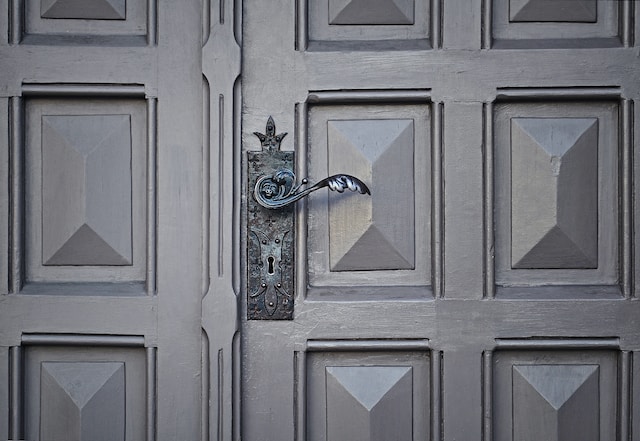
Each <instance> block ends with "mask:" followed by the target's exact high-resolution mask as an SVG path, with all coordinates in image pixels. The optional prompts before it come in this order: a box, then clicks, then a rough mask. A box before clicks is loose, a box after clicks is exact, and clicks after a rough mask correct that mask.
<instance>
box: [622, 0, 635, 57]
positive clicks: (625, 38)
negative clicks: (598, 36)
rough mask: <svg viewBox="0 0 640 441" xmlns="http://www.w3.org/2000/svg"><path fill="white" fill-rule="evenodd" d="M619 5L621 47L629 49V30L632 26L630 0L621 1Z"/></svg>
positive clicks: (630, 33)
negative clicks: (620, 13)
mask: <svg viewBox="0 0 640 441" xmlns="http://www.w3.org/2000/svg"><path fill="white" fill-rule="evenodd" d="M621 3H622V5H621V12H622V17H621V19H620V22H621V24H622V29H621V31H622V45H623V46H624V47H631V46H633V42H632V30H631V28H632V26H633V19H632V14H633V12H632V8H631V0H626V1H622V2H621Z"/></svg>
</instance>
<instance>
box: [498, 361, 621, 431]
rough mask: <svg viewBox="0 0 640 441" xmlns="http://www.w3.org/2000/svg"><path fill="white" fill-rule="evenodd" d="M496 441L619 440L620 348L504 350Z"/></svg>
mask: <svg viewBox="0 0 640 441" xmlns="http://www.w3.org/2000/svg"><path fill="white" fill-rule="evenodd" d="M493 368H494V372H493V382H494V389H493V394H494V396H493V402H494V409H493V411H494V415H493V421H495V427H494V432H495V439H496V441H516V440H518V441H534V440H536V441H537V440H540V439H545V440H550V441H574V440H575V441H592V440H593V441H596V440H603V439H615V434H616V420H617V417H618V415H617V400H618V386H617V352H615V351H599V350H593V351H590V350H585V351H578V350H558V351H504V352H502V351H498V352H497V353H496V355H495V358H494V364H493Z"/></svg>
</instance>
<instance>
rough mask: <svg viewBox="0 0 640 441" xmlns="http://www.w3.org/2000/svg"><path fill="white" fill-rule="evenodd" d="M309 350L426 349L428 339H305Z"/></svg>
mask: <svg viewBox="0 0 640 441" xmlns="http://www.w3.org/2000/svg"><path fill="white" fill-rule="evenodd" d="M306 348H307V351H309V352H325V351H334V352H351V351H428V350H430V349H431V346H430V342H429V339H426V338H425V339H411V340H368V339H364V340H307V346H306Z"/></svg>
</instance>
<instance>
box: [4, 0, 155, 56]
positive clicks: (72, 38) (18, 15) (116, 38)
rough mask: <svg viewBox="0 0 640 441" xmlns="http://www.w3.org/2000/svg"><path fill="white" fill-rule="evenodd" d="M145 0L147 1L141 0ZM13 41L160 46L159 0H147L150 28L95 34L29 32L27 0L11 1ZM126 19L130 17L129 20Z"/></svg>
mask: <svg viewBox="0 0 640 441" xmlns="http://www.w3.org/2000/svg"><path fill="white" fill-rule="evenodd" d="M141 1H144V0H141ZM10 2H11V3H10V4H9V7H10V10H9V17H10V22H9V43H10V44H12V45H16V44H37V45H38V44H44V45H52V44H54V45H55V44H77V45H83V46H86V45H89V46H91V45H106V46H114V45H115V46H144V45H146V46H150V47H151V46H157V44H158V0H146V17H145V20H144V21H143V23H144V24H145V25H146V29H143V30H142V32H141V33H129V34H122V35H119V34H115V35H109V34H106V35H93V34H89V35H86V34H82V33H80V34H73V35H60V34H49V33H42V34H41V33H33V34H31V33H27V32H25V19H26V18H25V9H24V8H25V6H24V2H23V0H10ZM125 21H126V20H125Z"/></svg>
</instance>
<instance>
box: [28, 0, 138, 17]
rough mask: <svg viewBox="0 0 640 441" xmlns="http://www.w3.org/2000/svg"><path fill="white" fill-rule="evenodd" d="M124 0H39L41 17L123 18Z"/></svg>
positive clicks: (124, 14) (125, 4)
mask: <svg viewBox="0 0 640 441" xmlns="http://www.w3.org/2000/svg"><path fill="white" fill-rule="evenodd" d="M126 15H127V3H126V0H41V2H40V17H41V18H78V19H87V20H124V19H125V18H126Z"/></svg>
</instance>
